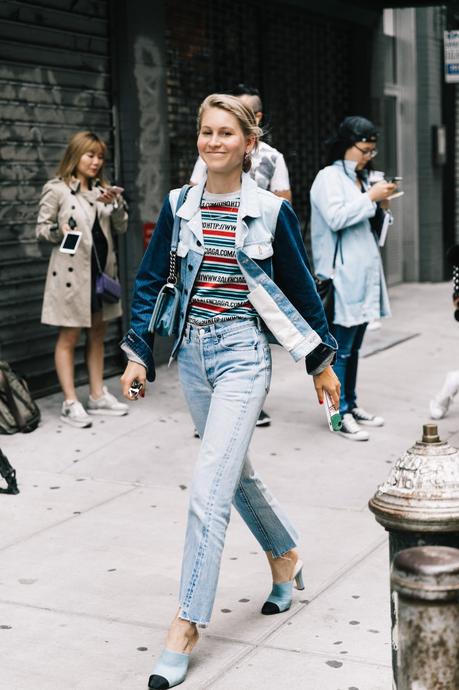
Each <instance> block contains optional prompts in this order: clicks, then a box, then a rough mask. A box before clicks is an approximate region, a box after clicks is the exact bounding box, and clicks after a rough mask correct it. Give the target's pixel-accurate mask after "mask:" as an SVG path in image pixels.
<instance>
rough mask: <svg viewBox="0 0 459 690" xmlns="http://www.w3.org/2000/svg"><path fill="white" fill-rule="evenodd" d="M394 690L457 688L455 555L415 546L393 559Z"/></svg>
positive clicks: (458, 575) (458, 560)
mask: <svg viewBox="0 0 459 690" xmlns="http://www.w3.org/2000/svg"><path fill="white" fill-rule="evenodd" d="M391 588H392V592H393V596H394V597H395V604H396V636H397V643H398V655H397V690H457V689H458V688H459V549H453V548H450V547H446V546H419V547H414V548H411V549H406V550H404V551H401V552H400V553H398V554H397V556H396V557H395V559H394V563H393V566H392V573H391Z"/></svg>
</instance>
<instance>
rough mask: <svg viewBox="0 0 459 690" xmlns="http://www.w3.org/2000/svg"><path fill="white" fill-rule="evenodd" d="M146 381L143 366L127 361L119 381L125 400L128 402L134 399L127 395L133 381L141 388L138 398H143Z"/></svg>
mask: <svg viewBox="0 0 459 690" xmlns="http://www.w3.org/2000/svg"><path fill="white" fill-rule="evenodd" d="M146 380H147V370H146V368H145V367H144V366H143V364H137V362H131V361H129V362H128V363H127V366H126V369H125V370H124V373H123V375H122V376H121V378H120V381H121V389H122V391H123V395H124V397H125V398H127V399H128V400H135V399H136V398H135V397H133V396H132V395H131V394H130V393H129V389H130V387H131V386H132V384H133V383H134V381H138V382H139V383H141V384H142V386H143V388H142V391H141V393H140V397H142V398H143V397H144V395H145V382H146Z"/></svg>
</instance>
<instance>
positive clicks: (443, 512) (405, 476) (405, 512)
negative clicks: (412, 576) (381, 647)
mask: <svg viewBox="0 0 459 690" xmlns="http://www.w3.org/2000/svg"><path fill="white" fill-rule="evenodd" d="M369 507H370V510H371V511H372V512H373V513H374V514H375V517H376V520H377V521H378V522H379V523H380V524H381V525H382V526H383V527H385V529H386V530H387V531H388V532H389V553H390V562H391V564H392V563H393V560H394V557H395V555H396V554H397V553H398V552H399V551H402V550H403V549H407V548H410V547H414V546H426V545H427V546H429V545H433V546H449V547H453V548H459V451H458V450H457V449H456V448H454V447H453V446H451V445H450V444H449V443H447V442H446V441H441V440H440V438H439V436H438V429H437V426H436V424H425V425H424V426H423V435H422V440H421V441H417V442H416V443H415V444H414V446H413V447H412V448H410V449H409V450H407V451H406V452H405V453H403V455H402V456H401V457H400V458H399V459H398V460H397V461H396V462H395V463H394V465H393V467H392V469H391V471H390V473H389V476H388V478H387V479H386V481H385V482H384V483H383V484H381V486H379V487H378V490H377V491H376V493H375V495H374V496H373V498H372V499H370V502H369ZM391 614H392V670H393V674H394V686H395V687H397V649H398V642H397V629H396V616H395V606H394V597H393V596H392V597H391Z"/></svg>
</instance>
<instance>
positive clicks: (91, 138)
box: [57, 131, 108, 186]
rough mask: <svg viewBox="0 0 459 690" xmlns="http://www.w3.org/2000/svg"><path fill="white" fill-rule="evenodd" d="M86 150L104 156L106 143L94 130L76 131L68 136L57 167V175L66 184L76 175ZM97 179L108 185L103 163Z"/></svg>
mask: <svg viewBox="0 0 459 690" xmlns="http://www.w3.org/2000/svg"><path fill="white" fill-rule="evenodd" d="M88 151H93V152H94V153H100V154H102V156H104V157H105V154H106V153H107V144H106V143H105V141H104V140H103V139H101V138H100V137H99V136H97V134H94V132H88V131H86V132H76V134H74V135H73V136H72V137H71V138H70V141H69V143H68V144H67V148H66V149H65V152H64V155H63V156H62V160H61V162H60V163H59V167H58V169H57V175H58V176H59V177H61V178H62V179H63V180H64V182H65V183H66V184H68V183H69V182H70V180H71V179H72V177H74V176H75V175H76V171H77V167H78V163H79V162H80V159H81V156H83V155H84V154H85V153H87V152H88ZM98 179H99V180H100V182H101V184H102V185H103V186H105V185H108V181H107V180H106V178H105V173H104V166H103V165H102V167H101V169H100V171H99V173H98Z"/></svg>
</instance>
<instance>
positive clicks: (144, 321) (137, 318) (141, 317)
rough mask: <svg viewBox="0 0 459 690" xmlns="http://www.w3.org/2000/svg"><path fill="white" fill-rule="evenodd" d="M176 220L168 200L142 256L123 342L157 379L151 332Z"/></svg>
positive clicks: (149, 376) (167, 199) (164, 277)
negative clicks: (128, 323)
mask: <svg viewBox="0 0 459 690" xmlns="http://www.w3.org/2000/svg"><path fill="white" fill-rule="evenodd" d="M173 223H174V218H173V215H172V209H171V206H170V203H169V196H167V197H166V199H165V200H164V203H163V207H162V209H161V213H160V215H159V218H158V222H157V224H156V227H155V230H154V232H153V235H152V238H151V240H150V243H149V245H148V247H147V250H146V252H145V254H144V256H143V259H142V263H141V264H140V267H139V270H138V272H137V276H136V279H135V284H134V293H133V298H132V306H131V324H130V328H129V331H128V332H127V334H126V335H125V337H124V338H123V340H122V341H121V342H122V343H125V344H126V345H127V346H128V347H129V348H131V349H132V351H133V352H134V353H135V354H136V355H137V356H138V357H140V359H141V360H142V362H144V364H145V366H146V367H147V378H148V380H149V381H154V380H155V363H154V359H153V334H152V333H149V332H148V325H149V323H150V319H151V315H152V313H153V309H154V306H155V304H156V299H157V297H158V293H159V291H160V290H161V288H162V287H163V285H164V284H165V282H166V280H167V276H168V275H169V252H170V247H171V239H172V227H173Z"/></svg>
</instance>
